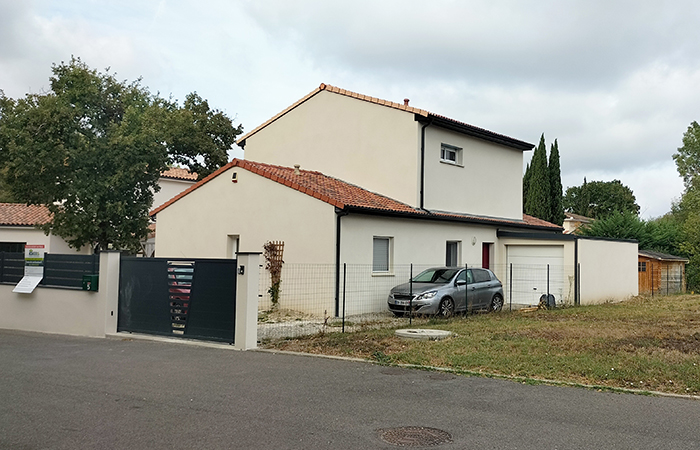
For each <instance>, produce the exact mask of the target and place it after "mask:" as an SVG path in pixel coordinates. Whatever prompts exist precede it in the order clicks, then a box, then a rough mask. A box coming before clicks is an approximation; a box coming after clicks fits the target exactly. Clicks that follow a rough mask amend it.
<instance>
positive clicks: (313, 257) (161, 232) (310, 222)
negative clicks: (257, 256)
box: [156, 167, 335, 264]
mask: <svg viewBox="0 0 700 450" xmlns="http://www.w3.org/2000/svg"><path fill="white" fill-rule="evenodd" d="M233 172H236V173H237V178H238V182H237V183H233V182H232V181H231V176H232V173H233ZM156 225H157V230H158V231H157V233H156V257H187V258H189V257H193V258H194V257H196V258H226V257H231V256H232V255H231V250H230V242H229V236H238V251H239V252H262V250H263V248H262V247H263V245H264V244H265V242H267V241H284V244H285V245H284V260H285V262H295V263H314V264H320V263H323V264H330V263H333V262H335V213H334V208H333V206H332V205H329V204H328V203H324V202H322V201H320V200H317V199H315V198H313V197H311V196H309V195H306V194H302V193H301V192H298V191H295V190H293V189H291V188H288V187H286V186H284V185H281V184H279V183H277V182H274V181H272V180H269V179H267V178H264V177H261V176H259V175H255V174H253V173H251V172H248V171H247V170H245V169H241V168H239V167H233V168H231V169H229V170H228V171H226V172H224V173H222V174H221V175H219V176H218V177H216V178H214V179H213V180H211V181H209V182H208V183H206V184H204V185H203V186H201V187H199V188H198V189H196V190H194V191H192V192H191V193H190V194H188V195H186V196H185V197H183V198H181V199H180V200H178V201H177V202H175V203H174V204H172V205H170V206H168V207H167V208H165V209H164V210H163V211H161V212H159V213H158V215H157V218H156Z"/></svg>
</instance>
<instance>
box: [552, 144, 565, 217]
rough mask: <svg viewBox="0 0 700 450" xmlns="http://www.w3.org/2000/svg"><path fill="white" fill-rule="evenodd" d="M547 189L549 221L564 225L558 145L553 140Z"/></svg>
mask: <svg viewBox="0 0 700 450" xmlns="http://www.w3.org/2000/svg"><path fill="white" fill-rule="evenodd" d="M549 188H550V189H551V194H550V201H551V205H550V206H551V211H552V213H551V216H550V218H549V221H550V222H552V223H556V224H557V225H563V224H564V205H563V191H562V185H561V167H560V164H559V143H558V142H557V140H556V139H555V140H554V144H552V147H551V150H550V153H549Z"/></svg>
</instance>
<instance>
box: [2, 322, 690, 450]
mask: <svg viewBox="0 0 700 450" xmlns="http://www.w3.org/2000/svg"><path fill="white" fill-rule="evenodd" d="M0 376H1V378H2V383H0V448H2V449H23V450H28V449H148V450H155V449H190V448H192V449H227V448H231V449H273V448H274V449H328V448H334V449H392V448H400V447H397V446H396V445H393V444H391V443H388V442H386V441H385V440H383V439H382V436H384V438H385V439H388V440H389V441H392V440H394V439H395V438H398V437H402V436H403V434H409V435H410V433H404V432H407V431H411V430H410V429H408V430H407V429H401V430H398V431H396V432H388V433H387V434H385V435H382V434H381V430H384V431H386V430H387V429H391V428H394V427H431V428H435V429H439V430H442V431H445V432H446V433H448V434H449V436H450V439H451V440H450V441H449V442H447V443H444V444H441V445H437V446H433V447H430V448H435V449H437V448H444V449H537V450H542V449H611V448H615V449H669V450H671V449H673V450H680V449H697V448H700V430H699V427H698V424H699V423H700V402H698V401H693V400H687V399H678V398H654V397H644V396H639V395H631V394H615V393H606V392H596V391H589V390H585V389H578V388H563V387H551V386H528V385H522V384H518V383H514V382H509V381H502V380H492V379H485V378H469V377H461V376H453V375H449V374H443V373H435V372H427V371H420V370H410V369H400V368H393V367H382V366H376V365H372V364H367V363H361V362H353V361H340V360H330V359H322V358H314V357H305V356H294V355H283V354H271V353H264V352H237V351H233V350H228V349H226V348H224V349H222V348H207V347H200V346H189V345H183V344H173V343H163V342H152V341H141V340H130V339H129V338H125V339H114V338H110V339H89V338H77V337H66V336H56V335H44V334H33V333H23V332H14V331H2V330H0ZM413 431H416V432H417V433H418V435H419V436H420V437H425V432H426V430H425V429H424V428H420V429H417V430H413ZM409 437H410V436H409ZM440 437H442V436H440ZM407 442H408V441H404V443H407ZM412 448H421V447H412Z"/></svg>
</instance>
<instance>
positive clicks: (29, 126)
mask: <svg viewBox="0 0 700 450" xmlns="http://www.w3.org/2000/svg"><path fill="white" fill-rule="evenodd" d="M52 72H53V76H52V77H51V78H50V86H51V88H50V90H49V91H48V92H46V93H43V94H29V95H27V96H26V97H25V98H21V99H17V100H14V99H11V98H8V97H6V96H4V95H0V161H2V163H3V166H4V167H3V171H2V172H0V174H2V175H4V180H5V182H6V186H7V187H8V189H9V191H10V194H11V196H12V197H13V198H14V199H15V200H17V201H21V202H26V203H29V204H43V205H46V206H47V207H48V208H49V210H50V211H51V213H52V216H53V219H52V221H51V222H50V223H48V224H46V225H45V227H44V231H45V232H48V231H49V230H51V231H52V232H53V233H54V234H57V235H59V236H62V237H63V238H64V239H65V240H66V241H67V242H68V243H69V244H70V245H71V246H73V247H82V246H86V245H90V246H93V245H94V246H96V247H97V248H99V249H106V248H108V247H109V246H113V247H115V248H119V249H124V250H129V251H132V252H136V251H138V250H139V248H140V244H139V242H140V240H141V239H143V238H145V237H146V234H147V226H148V221H149V219H148V211H149V209H150V207H151V204H152V202H153V193H154V192H156V191H158V190H159V187H158V178H159V175H160V172H161V171H162V170H164V169H165V168H167V167H168V166H169V165H170V164H172V163H181V164H183V163H184V164H185V165H186V166H188V167H189V168H190V169H194V170H196V171H198V172H200V173H203V174H206V173H208V172H211V171H213V170H215V169H216V168H217V167H219V166H220V165H221V164H223V163H225V162H226V157H225V156H224V155H225V154H226V150H228V148H229V147H230V146H231V144H232V142H233V139H235V136H236V135H237V134H238V133H240V132H241V128H240V127H238V128H234V127H233V125H232V123H231V121H230V120H228V118H226V117H225V116H223V114H221V113H219V112H218V111H210V110H209V107H208V104H207V102H206V101H204V100H202V99H201V98H199V97H198V96H196V94H192V95H190V96H188V98H187V100H186V102H185V107H183V108H180V107H179V106H178V105H177V103H176V102H173V101H169V100H164V99H162V98H159V97H158V96H154V95H152V94H151V93H150V92H149V91H148V89H147V88H145V87H143V86H141V84H140V80H137V81H134V82H131V83H129V82H126V81H121V82H120V81H118V80H117V79H116V78H115V76H114V75H113V74H110V73H109V72H108V71H107V72H106V73H100V72H98V71H96V70H94V69H91V68H90V67H88V66H87V65H86V64H85V63H83V62H82V61H81V60H80V59H72V60H71V61H70V62H69V63H61V64H58V65H54V66H53V67H52ZM185 134H186V135H187V136H184V135H185Z"/></svg>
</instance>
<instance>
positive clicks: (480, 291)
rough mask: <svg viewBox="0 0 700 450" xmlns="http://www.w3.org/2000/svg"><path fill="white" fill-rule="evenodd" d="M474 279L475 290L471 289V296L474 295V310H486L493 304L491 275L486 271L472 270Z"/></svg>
mask: <svg viewBox="0 0 700 450" xmlns="http://www.w3.org/2000/svg"><path fill="white" fill-rule="evenodd" d="M471 270H472V275H473V277H474V283H473V284H472V286H473V289H470V291H469V294H470V295H471V294H472V293H473V298H472V300H473V301H474V303H473V305H474V306H473V308H474V309H485V308H488V306H489V305H490V304H491V288H492V286H493V282H492V281H491V274H490V273H489V272H488V270H484V269H471Z"/></svg>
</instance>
